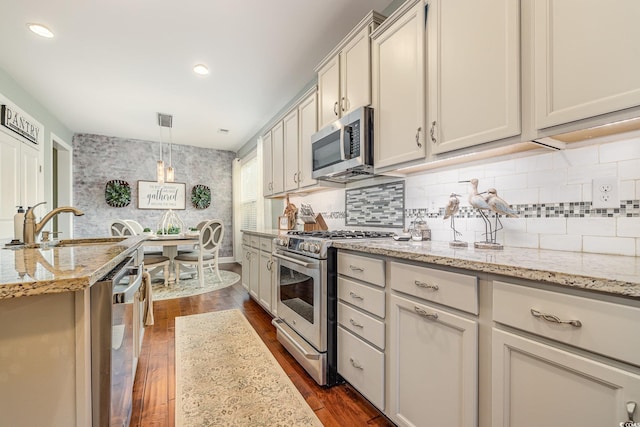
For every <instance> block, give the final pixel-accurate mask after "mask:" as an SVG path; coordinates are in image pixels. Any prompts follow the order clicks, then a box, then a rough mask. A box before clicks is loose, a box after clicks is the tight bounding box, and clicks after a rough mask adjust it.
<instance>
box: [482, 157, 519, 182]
mask: <svg viewBox="0 0 640 427" xmlns="http://www.w3.org/2000/svg"><path fill="white" fill-rule="evenodd" d="M516 172H517V170H516V162H515V160H505V161H502V162H496V163H492V164H491V165H490V166H489V167H488V168H487V169H486V173H487V175H490V176H494V177H496V178H497V177H502V176H504V175H514V174H515V173H516ZM496 183H497V180H496Z"/></svg>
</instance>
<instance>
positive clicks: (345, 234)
mask: <svg viewBox="0 0 640 427" xmlns="http://www.w3.org/2000/svg"><path fill="white" fill-rule="evenodd" d="M287 234H288V235H289V236H296V237H314V238H317V239H332V240H336V239H374V238H377V237H391V236H393V233H392V232H388V231H358V230H333V231H322V230H319V231H299V230H290V231H288V232H287Z"/></svg>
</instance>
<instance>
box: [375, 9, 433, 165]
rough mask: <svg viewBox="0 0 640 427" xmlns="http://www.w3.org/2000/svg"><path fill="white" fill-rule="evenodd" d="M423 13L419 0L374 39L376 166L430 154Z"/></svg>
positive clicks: (394, 163) (393, 163)
mask: <svg viewBox="0 0 640 427" xmlns="http://www.w3.org/2000/svg"><path fill="white" fill-rule="evenodd" d="M424 14H425V7H424V5H423V4H422V2H417V3H416V4H415V5H414V6H413V7H412V8H411V9H410V10H409V11H407V13H405V14H403V15H402V16H401V17H400V18H399V19H398V20H396V21H395V22H393V23H392V24H391V25H390V26H389V27H386V28H385V30H384V31H383V32H381V33H380V34H377V35H376V37H375V38H374V39H373V72H372V75H373V106H374V111H375V120H374V122H375V124H374V127H375V135H376V137H375V141H374V144H375V146H374V156H375V159H374V164H375V166H376V168H380V167H385V166H392V165H398V164H401V163H403V162H407V161H411V160H416V159H424V157H425V156H426V145H425V124H424V123H425V91H424V87H425V84H424V78H425V73H424V69H425V66H424V60H425V49H424V44H425V30H424V25H425V23H424V22H425V21H424V18H425V16H424Z"/></svg>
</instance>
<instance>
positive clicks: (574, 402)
mask: <svg viewBox="0 0 640 427" xmlns="http://www.w3.org/2000/svg"><path fill="white" fill-rule="evenodd" d="M492 354H493V361H492V362H493V367H492V375H493V380H492V385H493V393H492V396H493V397H492V398H493V411H492V417H493V422H492V425H493V426H496V427H506V426H510V427H539V426H584V427H602V426H618V425H622V422H624V421H627V420H628V419H629V418H628V415H627V411H626V404H627V402H636V403H640V376H638V375H635V374H633V373H630V372H627V371H624V370H621V369H618V368H614V367H612V366H608V365H606V364H603V363H600V362H596V361H594V360H591V359H587V358H585V357H582V356H578V355H575V354H572V353H569V352H567V351H564V350H560V349H557V348H554V347H551V346H548V345H546V344H542V343H539V342H536V341H533V340H530V339H527V338H523V337H520V336H517V335H514V334H511V333H508V332H504V331H500V330H498V329H494V330H493V352H492ZM635 420H636V421H638V415H637V414H636V418H635Z"/></svg>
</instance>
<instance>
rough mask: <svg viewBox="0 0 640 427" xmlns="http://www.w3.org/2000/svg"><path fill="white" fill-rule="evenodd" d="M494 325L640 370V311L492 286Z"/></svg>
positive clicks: (502, 284) (497, 284) (501, 284)
mask: <svg viewBox="0 0 640 427" xmlns="http://www.w3.org/2000/svg"><path fill="white" fill-rule="evenodd" d="M543 316H545V317H546V319H545V318H543ZM493 320H494V321H495V322H499V323H503V324H505V325H509V326H513V327H515V328H519V329H523V330H525V331H528V332H531V333H534V334H538V335H542V336H544V337H547V338H551V339H554V340H558V341H560V342H563V343H566V344H570V345H573V346H576V347H580V348H583V349H585V350H590V351H593V352H595V353H599V354H602V355H605V356H609V357H612V358H615V359H619V360H622V361H625V362H629V363H632V364H634V365H636V366H640V340H637V339H634V337H637V336H638V330H640V308H635V307H629V306H625V305H620V304H614V303H610V302H607V301H598V300H594V299H590V298H583V297H579V296H574V295H565V294H561V293H557V292H551V291H546V290H541V289H533V288H529V287H526V286H519V285H514V284H510V283H506V282H499V281H494V282H493ZM555 320H560V321H563V322H566V321H574V322H573V324H570V323H557V322H555ZM576 321H577V322H580V323H576Z"/></svg>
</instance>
